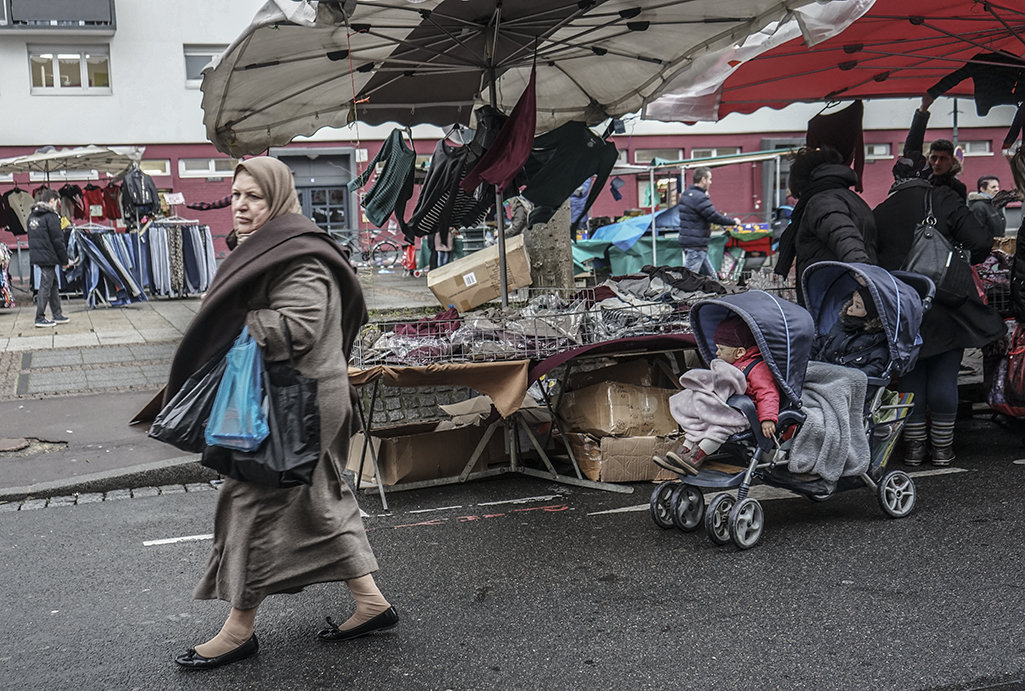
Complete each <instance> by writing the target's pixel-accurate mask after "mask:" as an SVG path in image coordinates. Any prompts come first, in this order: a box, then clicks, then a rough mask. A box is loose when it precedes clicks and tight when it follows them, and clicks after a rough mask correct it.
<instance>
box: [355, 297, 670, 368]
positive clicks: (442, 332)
mask: <svg viewBox="0 0 1025 691" xmlns="http://www.w3.org/2000/svg"><path fill="white" fill-rule="evenodd" d="M518 297H522V298H523V299H522V300H513V301H512V302H511V303H510V306H509V307H508V308H502V307H492V308H487V309H483V310H478V311H474V312H470V313H467V314H464V315H459V314H457V313H456V312H455V310H454V309H452V310H448V311H446V312H442V313H440V314H438V315H435V316H433V317H425V318H422V319H417V320H412V319H392V320H384V321H377V322H372V323H370V324H367V325H366V326H364V328H363V329H362V331H361V332H360V335H359V338H358V339H357V340H356V343H355V345H354V348H353V355H352V365H353V366H355V367H370V366H373V365H380V364H390V365H410V366H423V365H429V364H436V363H447V362H492V361H497V360H520V359H530V360H542V359H544V358H547V357H550V356H552V355H555V354H557V353H560V352H563V351H565V350H568V349H571V348H577V347H580V346H584V345H590V344H594V343H602V342H605V341H610V340H614V339H619V338H626V337H630V336H638V335H648V334H662V333H681V332H684V333H686V332H689V330H690V321H689V317H688V310H687V309H684V308H681V307H679V306H677V305H676V304H674V303H668V302H644V301H639V300H638V301H627V300H624V299H622V298H618V297H613V298H606V299H603V300H602V299H598V297H599V296H598V295H597V294H596V292H595V290H594V289H584V290H578V289H573V290H568V291H562V290H559V291H554V290H546V289H529V290H528V291H527V292H525V293H523V294H522V295H521V296H518Z"/></svg>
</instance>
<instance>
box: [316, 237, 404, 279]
mask: <svg viewBox="0 0 1025 691" xmlns="http://www.w3.org/2000/svg"><path fill="white" fill-rule="evenodd" d="M329 234H330V235H331V237H332V238H334V240H335V242H337V243H338V244H339V245H341V246H342V248H343V249H344V250H345V251H346V252H347V253H348V255H349V261H350V262H352V265H353V266H354V267H356V268H360V267H368V266H369V267H371V268H372V269H373V270H381V269H391V268H392V267H394V266H395V265H396V264H398V263H399V262H400V260H401V258H402V250H401V249H400V245H399V243H398V242H397V240H396V239H394V238H392V237H389V234H390V233H389V232H388V231H377V232H375V231H372V230H332V231H329Z"/></svg>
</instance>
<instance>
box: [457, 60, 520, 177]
mask: <svg viewBox="0 0 1025 691" xmlns="http://www.w3.org/2000/svg"><path fill="white" fill-rule="evenodd" d="M536 126H537V70H536V69H531V70H530V79H529V80H528V81H527V88H526V89H524V90H523V93H522V94H520V100H518V101H517V102H516V106H515V107H514V108H513V109H512V113H510V114H509V119H508V120H506V121H505V124H504V125H502V129H501V130H499V131H498V135H497V136H496V137H495V141H493V142H492V143H491V145H490V146H489V147H488V150H487V151H485V152H484V155H483V156H481V158H480V160H479V161H477V165H475V166H474V167H473V169H472V170H471V171H470V172H469V173H467V174H466V177H465V178H464V179H463V181H462V182H461V183H460V186H461V187H462V188H463V190H464V191H466V192H472V191H473V190H475V189H477V186H478V185H480V183H481V180H484V181H486V182H489V183H491V184H492V185H498V187H499V189H502V190H504V189H505V188H506V187H508V186H509V183H510V182H512V181H513V178H514V177H516V174H517V173H518V172H520V169H521V168H522V167H523V164H524V163H526V162H527V158H529V157H530V150H531V148H532V147H533V145H534V129H535V127H536Z"/></svg>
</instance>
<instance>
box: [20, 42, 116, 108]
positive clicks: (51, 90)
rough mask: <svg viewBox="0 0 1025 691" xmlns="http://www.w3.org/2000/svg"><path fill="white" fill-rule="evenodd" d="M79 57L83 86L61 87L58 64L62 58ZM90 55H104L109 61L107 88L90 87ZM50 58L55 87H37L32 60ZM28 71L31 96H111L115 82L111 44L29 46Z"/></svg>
mask: <svg viewBox="0 0 1025 691" xmlns="http://www.w3.org/2000/svg"><path fill="white" fill-rule="evenodd" d="M71 55H77V56H78V64H79V71H80V73H79V76H80V78H81V80H82V86H61V84H60V80H59V79H58V76H59V75H60V69H59V66H58V62H59V60H60V58H61V56H65V59H67V56H71ZM90 55H97V56H100V55H102V56H103V57H104V58H106V60H107V86H89V68H88V62H87V60H88V57H89V56H90ZM45 57H49V58H50V60H51V69H52V70H53V75H54V80H53V86H36V85H35V84H33V74H32V68H33V64H32V59H33V58H45ZM28 69H29V81H28V83H29V89H30V92H29V93H31V94H34V95H43V94H45V95H47V96H57V95H61V96H109V95H110V94H111V93H112V91H111V86H110V85H111V84H113V82H114V80H113V77H112V75H111V72H112V70H111V68H110V45H109V44H90V45H74V44H66V45H35V44H29V46H28Z"/></svg>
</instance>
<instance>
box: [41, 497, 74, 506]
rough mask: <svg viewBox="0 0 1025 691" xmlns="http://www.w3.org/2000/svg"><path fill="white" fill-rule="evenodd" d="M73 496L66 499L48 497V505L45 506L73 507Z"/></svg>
mask: <svg viewBox="0 0 1025 691" xmlns="http://www.w3.org/2000/svg"><path fill="white" fill-rule="evenodd" d="M75 498H76V497H75V496H74V495H71V496H68V497H50V503H49V504H47V506H74V505H75Z"/></svg>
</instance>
